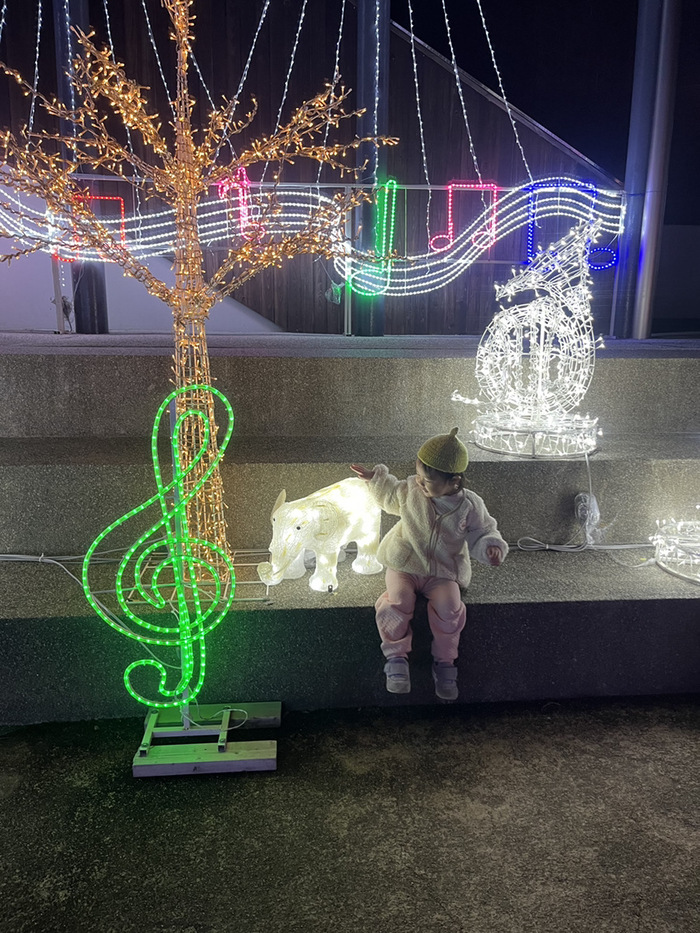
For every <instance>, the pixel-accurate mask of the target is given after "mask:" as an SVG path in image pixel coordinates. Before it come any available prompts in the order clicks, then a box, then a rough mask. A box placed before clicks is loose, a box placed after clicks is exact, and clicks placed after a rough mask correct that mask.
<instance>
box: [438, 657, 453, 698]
mask: <svg viewBox="0 0 700 933" xmlns="http://www.w3.org/2000/svg"><path fill="white" fill-rule="evenodd" d="M433 680H434V681H435V695H436V696H438V697H440V699H441V700H456V699H457V697H458V696H459V690H458V689H457V668H456V667H455V666H454V664H451V663H450V662H449V661H434V662H433Z"/></svg>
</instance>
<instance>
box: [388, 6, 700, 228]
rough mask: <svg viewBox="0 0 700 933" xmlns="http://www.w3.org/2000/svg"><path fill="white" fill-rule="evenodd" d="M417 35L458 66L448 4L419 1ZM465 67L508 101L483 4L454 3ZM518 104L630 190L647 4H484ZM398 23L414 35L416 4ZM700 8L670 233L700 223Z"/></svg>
mask: <svg viewBox="0 0 700 933" xmlns="http://www.w3.org/2000/svg"><path fill="white" fill-rule="evenodd" d="M412 5H413V24H414V31H415V34H416V35H417V36H418V37H419V38H421V39H422V40H423V41H425V42H427V43H428V44H429V45H431V46H433V48H435V49H436V50H437V51H438V52H440V53H441V54H443V55H445V56H447V57H449V46H448V42H447V36H446V30H445V22H444V17H443V13H442V2H441V0H412ZM446 6H447V12H448V17H449V20H450V25H451V30H452V41H453V44H454V47H455V54H456V58H457V63H458V64H459V66H460V67H461V68H463V69H464V70H465V71H467V72H468V73H469V74H471V75H472V76H473V77H475V78H476V79H477V80H479V81H481V82H482V83H483V84H486V85H487V86H488V87H490V88H491V89H492V90H494V91H496V92H498V82H497V78H496V75H495V72H494V69H493V65H492V63H491V56H490V53H489V49H488V44H487V41H486V37H485V35H484V30H483V26H482V24H481V19H480V17H479V13H478V7H477V4H476V0H446ZM482 8H483V11H484V16H485V19H486V24H487V26H488V30H489V33H490V35H491V41H492V44H493V48H494V52H495V55H496V61H497V64H498V67H499V70H500V72H501V76H502V79H503V84H504V88H505V92H506V96H507V98H508V100H509V101H510V102H511V103H512V104H513V105H514V106H516V107H518V108H519V109H520V110H522V111H524V112H525V113H526V114H527V115H528V116H530V117H532V118H533V119H534V120H536V121H537V122H538V123H541V124H542V125H543V126H545V127H546V128H547V129H548V130H551V131H552V132H553V133H555V134H556V135H557V136H559V137H561V138H562V139H563V140H564V141H565V142H567V143H569V144H570V145H571V146H573V147H574V148H575V149H578V150H579V152H581V153H583V154H584V155H586V156H588V158H590V159H592V160H593V161H594V162H596V163H597V164H598V165H600V166H601V168H604V169H606V170H607V171H609V172H611V173H612V174H613V175H614V176H615V177H616V178H618V179H620V180H621V181H624V172H625V159H626V155H627V133H628V129H629V114H630V103H631V99H632V78H633V69H634V47H635V40H636V28H637V0H527V2H519V0H482ZM391 16H392V19H394V20H395V21H396V22H398V23H399V24H400V25H401V26H404V28H408V26H409V17H408V2H407V0H392V3H391ZM699 48H700V3H698V2H697V0H684V3H683V7H682V22H681V42H680V49H679V64H678V84H677V92H676V105H675V119H674V131H673V141H672V147H671V161H670V168H669V186H668V201H667V208H666V217H665V222H666V223H667V224H698V223H700V191H698V186H697V185H696V184H695V177H694V174H695V166H696V162H697V157H698V153H699V152H700V121H699V117H700V67H699V66H698V49H699Z"/></svg>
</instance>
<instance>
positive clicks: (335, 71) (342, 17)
mask: <svg viewBox="0 0 700 933" xmlns="http://www.w3.org/2000/svg"><path fill="white" fill-rule="evenodd" d="M344 22H345V0H343V2H342V5H341V7H340V22H339V24H338V38H337V40H336V43H335V60H334V62H333V88H334V89H335V86H336V84H337V83H338V78H339V77H340V43H341V40H342V38H343V24H344ZM330 131H331V127H330V123H327V124H326V128H325V130H324V133H323V145H324V146H325V145H327V143H328V135H329V133H330ZM322 171H323V163H322V162H319V164H318V171H317V173H316V181H317V182H320V181H321V172H322Z"/></svg>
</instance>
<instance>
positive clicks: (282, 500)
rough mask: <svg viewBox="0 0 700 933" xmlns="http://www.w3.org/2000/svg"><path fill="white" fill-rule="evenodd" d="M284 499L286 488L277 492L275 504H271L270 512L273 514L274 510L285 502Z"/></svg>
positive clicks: (285, 497) (285, 499) (285, 498)
mask: <svg viewBox="0 0 700 933" xmlns="http://www.w3.org/2000/svg"><path fill="white" fill-rule="evenodd" d="M286 501H287V490H286V489H283V490H282V492H281V493H280V494H279V496H277V501H276V502H275V504H274V505H273V506H272V514H273V515H274V514H275V512H276V511H277V509H278V508H279V507H280V506H281V505H284V503H285V502H286Z"/></svg>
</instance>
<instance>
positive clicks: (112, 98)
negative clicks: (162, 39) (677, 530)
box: [0, 0, 394, 572]
mask: <svg viewBox="0 0 700 933" xmlns="http://www.w3.org/2000/svg"><path fill="white" fill-rule="evenodd" d="M162 3H163V6H164V7H165V9H166V11H167V13H168V15H169V17H170V20H171V23H172V32H171V36H172V39H173V41H174V42H175V46H176V50H177V94H176V97H175V100H174V101H173V102H172V113H173V123H172V125H171V127H170V129H166V130H164V129H163V127H162V121H161V119H160V117H159V115H158V114H157V113H155V112H153V111H152V110H151V109H150V108H149V105H148V102H147V99H146V96H145V90H146V89H144V88H142V87H140V86H139V85H138V84H137V83H136V82H134V81H133V80H131V79H130V78H128V77H127V76H126V74H125V72H124V69H123V65H122V64H120V63H119V62H117V61H115V59H114V57H113V55H112V53H111V52H110V51H109V50H108V49H106V48H102V49H100V48H98V47H97V46H96V45H95V44H94V42H93V41H92V35H93V34H92V33H90V34H89V35H86V34H84V33H82V32H80V31H79V30H76V31H75V33H76V36H77V40H78V43H79V45H80V54H79V55H78V56H77V58H76V59H75V61H74V63H73V71H72V76H71V80H72V83H73V87H74V91H75V99H76V101H77V103H76V105H75V107H74V108H72V109H71V108H69V107H68V106H66V105H65V104H64V103H61V102H58V101H56V100H49V99H47V98H45V97H43V96H41V95H38V94H36V90H35V89H34V88H33V87H32V86H31V85H30V84H29V83H28V82H27V81H25V80H24V79H23V78H22V77H21V75H20V74H18V73H17V72H15V71H12V70H11V69H9V68H8V67H7V66H5V65H0V68H2V70H3V71H4V72H5V73H6V74H8V75H10V76H11V77H12V78H14V79H15V80H16V81H17V82H18V84H19V85H20V86H21V87H22V89H23V90H24V92H25V93H26V94H27V95H32V96H33V97H34V98H35V99H36V101H37V102H38V103H39V105H40V106H41V107H43V109H44V111H45V112H46V113H47V114H48V115H49V117H51V118H54V119H55V120H57V121H60V126H61V127H62V129H61V130H60V131H59V132H55V133H52V132H48V131H46V130H43V131H40V132H29V131H27V130H26V128H25V129H24V130H23V131H22V132H20V133H17V134H14V133H12V132H10V131H9V130H7V131H5V132H3V133H2V134H0V166H1V167H2V169H3V170H2V171H0V184H2V185H4V186H5V187H6V188H9V189H12V190H13V191H14V192H15V194H17V193H19V194H26V195H34V196H36V197H37V198H40V199H41V200H42V201H43V202H44V203H45V205H46V209H45V211H44V212H43V213H37V212H36V211H34V210H29V209H27V208H26V207H23V206H22V204H21V202H20V201H19V200H18V199H17V198H16V197H14V198H13V197H11V196H10V195H9V193H8V194H7V195H6V196H5V197H4V198H0V214H2V213H4V215H5V217H6V218H7V217H11V218H12V219H13V224H5V227H4V228H3V225H2V224H0V236H6V237H15V238H16V237H17V225H19V226H20V227H21V231H22V235H21V238H20V247H18V249H17V250H16V251H15V252H14V253H11V254H9V255H6V256H4V257H2V258H4V259H11V258H13V257H14V256H19V255H24V254H27V253H31V252H34V251H36V250H52V251H54V252H62V254H63V255H66V254H68V255H71V254H73V255H74V254H75V252H76V249H77V248H79V249H80V250H81V252H84V254H85V255H89V254H90V252H91V251H92V253H93V254H96V255H98V256H99V257H100V258H102V259H103V260H106V261H110V262H115V263H118V264H119V265H120V266H121V267H122V269H123V270H124V273H125V274H126V275H129V276H132V277H134V278H136V279H137V280H138V281H140V282H141V283H142V284H143V285H144V286H145V288H146V289H147V291H148V292H149V293H150V294H152V295H155V296H156V297H157V298H159V299H161V301H163V302H165V303H166V304H167V305H168V306H169V307H170V309H171V310H172V313H173V323H174V331H175V354H174V382H175V386H176V388H178V389H180V388H182V387H188V386H189V387H194V386H209V385H211V374H210V366H209V355H208V351H207V342H206V334H205V323H206V320H207V317H208V314H209V311H210V309H211V308H212V306H213V305H214V303H215V302H217V301H219V300H221V299H222V298H224V297H225V296H227V295H230V294H231V293H232V292H234V291H235V290H236V289H237V288H238V287H240V285H242V284H243V283H244V282H246V281H247V280H248V279H250V278H251V277H252V276H254V275H256V274H257V273H258V272H260V271H261V270H263V269H265V268H267V267H271V266H278V267H279V266H281V265H282V263H283V262H284V260H285V259H289V258H291V257H293V256H296V255H298V254H301V253H314V254H318V255H322V256H325V257H332V256H334V255H336V254H337V253H338V251H339V249H340V248H342V246H341V245H342V244H343V242H344V240H345V232H344V230H345V219H346V216H347V215H348V213H349V212H350V211H352V210H353V209H354V208H355V207H356V206H357V205H358V204H359V203H360V202H361V201H362V200H363V199H364V197H365V196H364V195H363V194H361V193H360V192H358V191H355V190H351V191H349V192H346V193H344V194H339V195H337V196H336V197H333V198H321V197H320V196H319V197H318V198H317V199H316V200H315V201H314V200H310V201H308V200H307V203H306V204H305V205H303V206H302V208H301V209H300V211H299V212H298V213H297V223H296V226H294V227H293V228H292V229H291V230H290V229H289V228H288V227H285V226H284V225H280V224H279V223H277V224H276V223H275V222H274V221H275V217H276V216H278V215H279V214H280V212H281V207H280V204H279V200H278V198H277V197H276V194H275V189H274V187H273V188H272V191H271V192H270V193H268V194H265V195H260V196H259V197H258V203H257V219H258V223H257V224H256V225H255V234H254V235H250V232H249V231H246V230H244V229H243V228H242V227H241V235H239V236H237V237H234V238H233V239H232V240H231V241H229V243H228V254H227V255H226V257H225V258H224V260H223V262H222V263H221V265H220V267H219V268H218V270H217V271H216V272H215V273H214V275H213V276H212V277H210V279H209V280H208V281H207V280H206V279H205V277H204V272H203V252H202V242H201V231H200V226H199V224H198V208H199V207H200V206H201V204H202V203H203V202H204V201H205V200H206V197H207V194H208V192H209V191H210V189H211V188H212V186H215V185H217V184H219V185H224V187H225V184H226V182H227V180H230V179H233V178H235V177H240V175H241V173H243V174H245V172H246V170H247V168H248V167H249V166H251V165H254V164H256V163H260V162H263V163H265V164H268V163H272V164H274V165H275V166H276V169H275V174H274V179H275V182H279V180H280V174H281V171H282V169H283V168H284V165H285V164H286V163H291V162H293V161H294V160H295V159H297V158H300V157H303V158H308V159H311V160H313V161H315V162H316V163H320V164H323V165H327V166H329V167H330V168H332V169H336V170H338V171H339V173H340V174H341V176H342V175H344V174H346V173H350V175H351V176H352V177H353V178H356V177H357V172H358V171H360V169H359V168H352V167H350V166H349V165H348V164H347V162H348V161H349V157H350V156H351V155H352V154H353V151H354V150H355V149H357V148H358V147H359V146H360V144H361V143H362V142H366V141H370V140H366V139H359V138H354V139H352V140H351V141H350V142H348V143H333V144H330V143H329V142H328V133H327V131H328V130H337V129H338V128H339V127H340V125H341V124H342V123H344V122H345V121H347V120H349V119H351V118H354V117H356V116H357V115H358V112H357V111H346V110H345V109H344V105H345V102H346V100H347V97H348V91H347V90H345V89H344V88H342V87H340V86H339V84H338V81H337V80H336V81H335V82H334V83H333V84H330V85H327V86H326V88H325V90H323V91H322V92H321V93H319V94H318V95H317V96H316V97H314V98H313V99H311V100H309V101H307V102H305V103H303V104H302V105H301V106H300V107H299V108H298V109H297V110H296V111H295V112H294V113H293V114H292V117H291V119H290V120H289V122H288V123H287V124H285V125H283V126H281V127H279V128H278V129H277V130H276V131H275V132H274V133H272V134H271V135H270V136H265V137H263V138H261V139H258V140H254V141H253V142H252V143H250V145H249V146H248V147H247V148H245V149H244V150H243V151H242V152H240V153H239V154H234V153H233V149H232V148H231V152H230V154H229V153H228V152H227V153H226V158H223V157H222V154H223V152H224V147H225V146H227V144H228V143H229V140H230V137H231V136H232V135H234V134H238V133H240V132H242V131H243V130H244V129H245V128H246V127H248V126H249V125H250V123H251V121H252V120H253V118H254V116H255V111H256V106H255V102H253V105H252V108H251V110H250V112H249V113H247V114H246V115H245V116H244V117H243V118H241V119H237V118H236V111H237V107H238V100H237V99H235V98H234V99H231V100H224V102H223V104H222V105H221V106H220V107H219V108H218V109H214V110H213V111H212V112H211V113H210V114H209V117H208V119H207V120H206V121H205V124H204V126H203V127H202V128H201V129H199V130H197V129H195V128H194V127H193V121H192V111H193V100H192V98H191V97H190V95H189V92H188V67H189V63H190V59H191V57H192V44H193V41H194V36H193V32H192V27H193V21H194V17H193V16H192V15H191V7H192V0H162ZM115 118H117V120H118V122H119V123H121V125H122V127H123V128H124V130H125V140H124V141H120V139H119V138H118V137H117V136H116V135H114V134H113V131H112V127H113V126H114V125H115ZM65 127H68V128H69V130H65ZM126 131H128V132H126ZM132 140H133V141H134V143H135V144H138V148H139V151H140V152H141V153H142V154H137V152H136V151H135V148H136V146H135V145H132V144H131V143H132ZM373 141H374V142H375V143H376V144H377V145H380V144H384V143H393V142H394V140H390V139H376V140H373ZM81 172H83V173H85V172H93V173H101V174H108V175H109V174H111V175H118V176H119V177H120V178H122V179H126V180H127V181H129V182H130V183H131V184H132V185H133V187H134V188H135V189H136V190H137V191H138V193H139V195H140V196H141V197H145V198H156V199H158V201H160V202H161V203H164V204H165V205H166V206H167V207H168V208H169V209H170V211H171V212H172V220H173V223H174V227H173V229H174V233H173V236H174V242H173V244H172V249H173V252H174V256H175V259H174V271H175V285H174V286H173V287H169V286H168V285H166V284H165V283H164V282H163V281H161V280H160V279H158V277H157V276H156V275H155V274H154V273H153V271H152V270H151V269H150V268H149V267H148V266H147V265H145V263H144V262H143V261H141V259H140V258H139V256H140V253H139V250H138V248H137V244H136V243H135V242H130V241H128V240H126V239H125V238H124V237H122V236H120V235H119V232H118V231H117V230H115V228H114V227H113V226H110V224H108V223H106V222H105V221H104V219H101V218H100V217H99V216H98V214H97V213H96V206H93V200H92V199H91V198H90V195H89V191H88V190H87V188H86V181H85V179H84V178H82V179H81V176H80V173H81ZM246 177H247V176H246ZM11 228H12V229H11ZM27 244H28V245H27ZM21 247H23V248H21ZM176 406H177V414H178V415H179V414H181V413H182V412H184V411H185V410H189V411H193V410H199V411H202V412H203V413H205V414H206V421H207V423H208V425H209V446H208V449H207V451H206V453H205V454H204V455H203V456H202V455H201V450H202V443H201V441H202V423H203V422H202V419H199V418H190V419H189V420H188V422H187V425H186V433H187V432H189V433H190V437H189V439H187V438H185V440H184V442H183V443H182V444H181V445H180V447H179V456H180V458H181V462H180V472H181V474H182V475H183V476H184V477H185V484H186V485H185V493H186V495H187V497H188V498H187V516H188V526H189V530H190V534H191V535H192V537H193V538H194V539H195V540H200V541H212V542H214V543H215V544H216V546H217V548H218V549H219V550H220V551H223V552H224V553H228V545H227V539H226V521H225V517H224V503H223V489H222V484H221V478H220V475H219V471H218V468H215V469H213V470H212V471H210V470H209V467H210V465H211V463H212V462H214V461H216V460H217V459H218V455H217V441H216V436H217V431H216V423H215V419H214V407H213V399H212V396H211V394H210V393H209V392H207V391H206V390H202V389H195V388H192V389H191V391H189V392H183V393H179V394H178V395H177V397H176ZM195 460H196V464H195V463H194V461H195ZM205 474H206V475H207V477H208V478H207V482H206V483H204V484H200V480H201V478H202V477H203V476H204V475H205ZM193 488H196V489H197V492H196V494H195V495H193V496H191V497H190V496H189V493H190V491H191V490H192V489H193ZM205 556H207V557H208V558H211V559H213V560H215V559H216V555H212V554H209V555H205ZM221 569H222V572H225V571H226V567H225V565H222V567H221Z"/></svg>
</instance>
